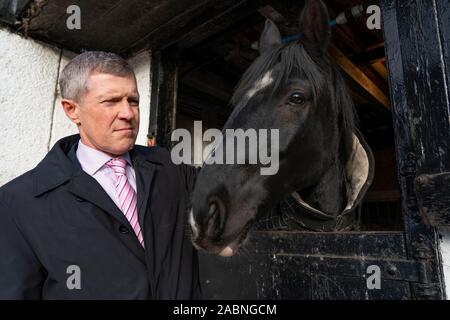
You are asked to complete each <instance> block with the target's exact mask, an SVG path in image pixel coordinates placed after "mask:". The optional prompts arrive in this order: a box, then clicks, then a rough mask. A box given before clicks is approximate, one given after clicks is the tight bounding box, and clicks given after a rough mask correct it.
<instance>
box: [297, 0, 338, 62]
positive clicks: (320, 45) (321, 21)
mask: <svg viewBox="0 0 450 320" xmlns="http://www.w3.org/2000/svg"><path fill="white" fill-rule="evenodd" d="M328 20H329V17H328V10H327V7H326V6H325V5H324V3H323V2H322V1H321V0H306V2H305V7H304V8H303V11H302V13H301V15H300V32H301V33H302V34H303V35H304V40H303V42H304V44H305V48H306V49H307V50H308V51H309V52H310V53H312V54H316V55H317V54H318V55H321V54H323V53H324V52H325V51H326V50H327V48H328V44H329V42H330V34H331V30H330V26H329V22H328Z"/></svg>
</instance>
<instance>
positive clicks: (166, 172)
mask: <svg viewBox="0 0 450 320" xmlns="http://www.w3.org/2000/svg"><path fill="white" fill-rule="evenodd" d="M78 140H79V135H74V136H70V137H66V138H63V139H61V140H59V141H58V142H57V143H56V144H55V146H54V147H53V148H52V149H51V150H50V152H49V153H48V154H47V156H46V157H45V158H44V159H43V160H42V162H40V163H39V164H38V165H37V167H36V168H34V169H33V170H31V171H29V172H27V173H25V174H23V175H22V176H20V177H18V178H16V179H14V180H13V181H11V182H9V183H7V184H6V185H4V186H3V187H1V188H0V299H191V298H199V297H200V285H199V277H198V257H197V253H196V251H195V249H194V248H193V247H192V245H191V241H190V236H189V231H188V228H187V209H188V205H189V194H190V192H191V190H192V189H193V186H194V183H195V178H196V169H194V168H193V167H190V166H185V165H181V166H177V165H174V164H173V163H172V161H171V159H170V153H169V152H168V151H167V150H165V149H163V148H159V147H152V148H146V147H141V146H135V147H134V148H133V149H132V150H131V151H130V157H131V160H132V163H133V168H134V169H135V171H136V183H137V193H138V196H137V198H138V200H137V201H138V215H139V222H140V224H141V226H143V228H142V229H143V235H144V240H145V250H144V249H143V248H142V247H141V245H140V244H139V241H138V240H137V238H136V235H135V234H134V232H133V229H132V228H131V226H130V224H129V222H128V220H127V219H126V217H125V216H124V215H123V213H122V212H121V211H120V210H119V208H117V206H116V205H115V204H114V202H113V201H112V200H111V199H110V198H109V196H108V195H107V193H106V192H105V191H104V190H103V189H102V187H101V186H100V185H99V184H98V182H97V181H96V180H95V179H94V178H92V177H90V176H89V175H88V174H86V173H85V172H84V171H83V170H82V169H81V166H80V164H79V163H78V161H77V158H76V156H75V152H76V147H77V144H78ZM73 266H75V267H73ZM73 268H79V272H74V269H73ZM74 275H75V276H77V275H80V277H79V278H78V279H79V280H80V282H79V287H80V289H78V287H75V288H74V286H73V284H74V283H76V282H74V281H73V280H74V278H73V276H74ZM71 276H72V278H71ZM68 283H69V285H68ZM70 284H72V285H70Z"/></svg>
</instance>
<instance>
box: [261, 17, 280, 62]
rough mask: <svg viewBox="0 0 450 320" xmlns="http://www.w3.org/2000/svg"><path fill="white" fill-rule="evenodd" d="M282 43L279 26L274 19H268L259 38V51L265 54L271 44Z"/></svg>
mask: <svg viewBox="0 0 450 320" xmlns="http://www.w3.org/2000/svg"><path fill="white" fill-rule="evenodd" d="M280 44H281V34H280V30H278V27H277V26H276V24H275V23H274V22H273V21H272V20H270V19H267V20H266V24H265V26H264V30H263V32H262V33H261V37H260V38H259V53H260V54H263V53H264V52H265V51H266V50H267V49H268V48H270V47H271V46H273V45H280Z"/></svg>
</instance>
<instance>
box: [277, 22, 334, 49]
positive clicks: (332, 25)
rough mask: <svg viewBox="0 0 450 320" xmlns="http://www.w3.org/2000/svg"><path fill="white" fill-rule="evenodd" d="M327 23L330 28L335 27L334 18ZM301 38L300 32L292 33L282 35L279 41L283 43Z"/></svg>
mask: <svg viewBox="0 0 450 320" xmlns="http://www.w3.org/2000/svg"><path fill="white" fill-rule="evenodd" d="M328 25H329V26H330V27H331V28H335V27H336V26H337V22H336V19H334V20H331V21H330V22H329V23H328ZM302 39H303V34H301V33H300V34H295V35H293V36H288V37H284V38H283V39H281V41H282V42H283V43H287V42H291V41H297V40H302Z"/></svg>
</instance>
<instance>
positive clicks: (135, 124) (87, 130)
mask: <svg viewBox="0 0 450 320" xmlns="http://www.w3.org/2000/svg"><path fill="white" fill-rule="evenodd" d="M80 100H81V101H80V103H79V108H77V109H78V110H77V111H78V112H77V113H78V119H79V126H78V128H79V130H80V136H81V141H82V142H83V143H84V144H86V145H87V146H89V147H91V148H94V149H97V150H99V151H102V152H104V153H107V154H109V155H111V156H118V155H121V154H123V153H125V152H127V151H129V150H130V149H132V148H133V146H134V142H135V141H136V137H137V134H138V131H139V93H138V91H137V87H136V81H135V79H134V78H133V77H119V76H115V75H111V74H106V73H94V74H92V75H91V76H90V77H89V79H88V83H87V92H86V93H85V94H84V96H83V97H82V98H81V99H80Z"/></svg>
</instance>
